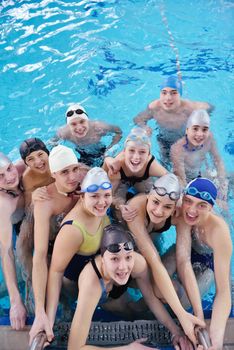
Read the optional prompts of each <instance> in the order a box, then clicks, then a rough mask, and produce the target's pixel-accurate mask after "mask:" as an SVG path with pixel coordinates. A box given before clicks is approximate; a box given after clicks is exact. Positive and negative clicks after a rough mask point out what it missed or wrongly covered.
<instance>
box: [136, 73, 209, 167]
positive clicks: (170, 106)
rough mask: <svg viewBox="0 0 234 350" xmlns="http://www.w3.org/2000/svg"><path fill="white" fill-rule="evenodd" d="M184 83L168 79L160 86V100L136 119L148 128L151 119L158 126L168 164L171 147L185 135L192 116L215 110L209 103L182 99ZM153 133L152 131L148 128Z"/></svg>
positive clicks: (160, 141) (159, 140) (160, 142)
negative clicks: (195, 111) (200, 112)
mask: <svg viewBox="0 0 234 350" xmlns="http://www.w3.org/2000/svg"><path fill="white" fill-rule="evenodd" d="M181 96H182V82H181V80H180V79H178V78H177V77H175V76H169V77H168V78H166V79H165V80H164V81H163V82H162V83H161V86H160V98H159V99H158V100H155V101H152V102H151V103H150V104H149V105H148V107H147V109H146V110H145V111H143V112H141V113H139V114H138V115H137V116H136V117H135V118H134V122H135V124H137V125H139V126H141V127H146V123H147V121H148V120H150V119H154V120H155V121H156V122H157V126H158V135H157V140H158V143H159V146H160V149H161V154H162V158H161V159H162V161H164V163H165V164H167V162H168V159H169V151H170V147H171V145H172V144H173V143H175V142H176V141H177V140H178V139H179V138H181V137H182V136H183V135H184V132H185V125H186V122H187V119H188V117H189V116H190V114H191V113H192V112H193V111H194V110H196V109H205V110H207V111H208V112H210V111H211V110H212V109H213V106H211V105H210V104H209V103H207V102H197V101H190V100H183V99H181ZM147 130H148V131H149V132H150V133H151V132H152V129H151V128H149V127H147Z"/></svg>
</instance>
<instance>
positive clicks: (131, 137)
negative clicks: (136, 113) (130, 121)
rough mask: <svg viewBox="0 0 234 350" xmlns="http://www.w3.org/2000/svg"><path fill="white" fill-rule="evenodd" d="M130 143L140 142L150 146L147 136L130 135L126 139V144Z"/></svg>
mask: <svg viewBox="0 0 234 350" xmlns="http://www.w3.org/2000/svg"><path fill="white" fill-rule="evenodd" d="M128 141H140V142H142V143H145V144H146V145H148V146H150V141H149V137H148V136H146V135H137V134H130V135H128V137H127V139H126V143H127V142H128Z"/></svg>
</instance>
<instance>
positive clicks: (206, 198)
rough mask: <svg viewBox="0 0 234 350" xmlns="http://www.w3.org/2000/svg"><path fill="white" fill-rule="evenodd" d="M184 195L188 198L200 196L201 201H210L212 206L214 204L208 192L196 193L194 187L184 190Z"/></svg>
mask: <svg viewBox="0 0 234 350" xmlns="http://www.w3.org/2000/svg"><path fill="white" fill-rule="evenodd" d="M184 193H185V194H188V195H190V196H196V195H197V194H198V195H199V196H200V198H201V199H203V200H204V201H206V202H207V201H212V203H213V204H215V199H214V198H213V197H212V196H211V194H210V193H209V192H206V191H202V192H200V191H198V190H197V189H196V187H188V188H186V189H185V190H184Z"/></svg>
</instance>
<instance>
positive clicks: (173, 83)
mask: <svg viewBox="0 0 234 350" xmlns="http://www.w3.org/2000/svg"><path fill="white" fill-rule="evenodd" d="M167 87H168V88H171V89H175V90H177V91H178V92H179V94H180V96H182V81H181V79H178V78H177V77H176V76H175V75H170V76H169V77H168V78H166V79H165V80H164V81H163V82H162V83H161V85H160V90H162V89H164V88H167Z"/></svg>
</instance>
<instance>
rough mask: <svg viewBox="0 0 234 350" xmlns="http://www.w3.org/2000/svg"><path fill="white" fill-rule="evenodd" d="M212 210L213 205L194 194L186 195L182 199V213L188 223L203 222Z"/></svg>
mask: <svg viewBox="0 0 234 350" xmlns="http://www.w3.org/2000/svg"><path fill="white" fill-rule="evenodd" d="M211 210H212V205H211V204H209V203H208V202H206V201H204V200H202V199H199V198H195V197H193V196H189V195H184V196H183V200H182V213H183V218H184V221H185V222H186V223H187V224H188V225H191V226H193V225H198V224H202V223H203V222H204V221H205V220H206V218H207V217H208V215H209V213H210V212H211Z"/></svg>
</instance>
